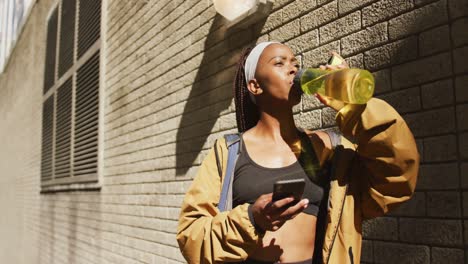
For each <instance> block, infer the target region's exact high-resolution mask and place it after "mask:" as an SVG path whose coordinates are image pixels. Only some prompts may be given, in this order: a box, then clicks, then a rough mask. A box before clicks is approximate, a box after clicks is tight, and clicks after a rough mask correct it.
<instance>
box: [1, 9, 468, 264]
mask: <svg viewBox="0 0 468 264" xmlns="http://www.w3.org/2000/svg"><path fill="white" fill-rule="evenodd" d="M54 2H55V1H52V0H45V1H38V2H37V3H36V5H35V6H34V9H33V11H32V14H31V17H30V18H29V20H28V22H27V24H26V26H25V30H24V32H23V33H22V35H21V38H20V39H19V41H18V45H17V47H16V48H15V50H14V53H13V54H12V58H11V60H10V62H9V64H8V66H7V68H6V71H5V72H4V73H3V74H2V75H0V122H1V123H0V145H1V146H2V150H1V151H0V171H1V176H2V177H0V182H1V184H0V208H1V210H2V215H3V216H2V217H0V230H1V232H0V233H1V234H2V238H1V239H0V262H2V263H38V262H39V263H52V262H54V263H76V262H80V263H180V262H184V260H183V258H182V256H181V255H180V253H179V249H178V247H177V243H176V241H175V234H174V233H175V230H176V226H177V219H178V214H179V206H180V204H181V201H182V199H183V195H184V193H185V191H186V189H187V188H188V186H189V185H190V183H191V180H192V178H193V176H194V173H195V172H196V170H197V167H198V166H199V164H200V162H201V160H202V159H203V157H204V156H205V155H206V152H207V150H208V148H210V147H211V146H212V145H213V142H214V140H215V139H216V138H218V137H219V136H221V135H222V134H224V133H227V132H230V131H235V115H234V105H233V102H232V86H231V84H232V79H233V76H234V72H235V64H236V61H237V58H238V56H239V53H240V51H241V50H242V48H243V47H245V46H247V45H250V44H252V43H255V42H257V41H263V40H278V41H282V42H284V43H286V44H287V45H289V46H290V47H291V48H292V49H293V50H294V52H295V53H296V54H297V56H298V57H299V58H300V61H301V63H302V64H303V66H307V67H310V66H317V65H318V64H320V63H322V62H324V61H326V60H327V58H328V56H329V55H328V52H329V51H330V50H337V51H339V52H340V53H341V54H342V55H343V56H344V57H346V58H347V60H348V61H349V63H350V64H351V66H354V67H364V68H367V69H369V70H371V71H372V72H373V73H374V74H375V77H376V79H377V87H376V95H377V96H378V97H380V98H383V99H385V100H386V101H388V102H389V103H391V104H392V105H393V106H394V107H395V108H396V109H397V110H398V111H399V112H400V113H401V114H402V115H403V117H404V118H405V120H406V121H407V122H408V123H409V125H410V127H411V129H412V130H413V132H414V135H415V136H416V139H417V143H418V147H419V150H420V154H421V158H422V166H421V173H420V180H419V182H418V186H417V191H416V193H415V195H414V197H413V199H412V200H411V201H410V202H408V203H407V204H405V205H404V206H402V207H401V208H400V209H399V210H397V211H396V212H394V213H392V214H390V215H388V216H386V217H382V218H378V219H375V220H372V221H369V222H366V223H365V225H364V231H363V233H364V237H365V240H364V242H363V254H362V261H363V262H364V263H464V262H466V261H468V255H467V256H465V255H466V252H465V248H466V245H467V239H468V231H467V230H468V221H466V220H465V219H466V218H467V217H468V208H467V206H468V198H467V197H468V192H467V191H466V190H468V180H467V179H468V178H467V177H468V176H467V170H468V163H467V159H468V150H467V146H468V140H467V134H468V132H467V131H468V126H467V125H466V124H467V120H466V116H468V115H467V114H468V113H467V111H468V106H467V101H468V93H467V90H468V67H467V66H466V65H467V64H466V61H467V60H468V30H467V29H468V2H467V1H466V0H439V1H433V0H432V1H430V0H380V1H376V0H359V1H355V0H335V1H329V0H328V1H326V0H296V1H291V0H277V1H275V2H274V6H273V10H272V12H271V14H270V15H269V16H268V18H266V19H265V20H264V21H261V22H259V23H258V24H257V25H254V26H252V27H250V28H249V29H246V30H243V31H236V30H226V28H225V26H224V25H225V22H224V21H223V19H222V18H221V17H220V16H219V15H216V12H215V10H214V8H213V6H212V4H211V1H208V0H201V1H200V0H197V1H196V0H189V1H182V0H158V1H147V0H132V1H104V6H103V10H104V11H103V32H102V41H103V42H102V52H101V53H102V54H103V55H102V59H103V72H102V78H103V79H104V87H102V92H103V101H102V103H103V104H104V107H103V109H104V126H103V127H102V129H103V131H104V133H103V134H104V140H103V142H104V144H103V146H102V147H103V148H102V150H103V153H104V160H103V174H102V175H101V177H100V183H101V186H102V187H101V189H100V190H99V191H74V192H59V193H49V194H40V193H39V191H40V180H39V178H40V173H39V172H40V149H41V145H40V142H41V136H40V134H41V118H42V117H41V112H42V110H41V109H42V85H38V84H42V78H43V70H44V66H43V64H44V54H45V34H46V32H45V30H46V17H47V14H48V12H49V11H50V10H51V8H52V5H53V4H54ZM25 73H28V74H25ZM295 114H296V116H295V117H296V121H297V124H298V125H300V126H302V127H306V128H311V129H319V128H331V127H334V126H335V123H334V115H335V113H334V111H332V110H330V109H329V108H324V107H323V106H322V105H320V103H319V102H318V101H317V100H315V99H314V98H310V97H304V98H303V101H302V103H301V104H300V105H298V106H297V107H296V108H295ZM18 252H24V254H18Z"/></svg>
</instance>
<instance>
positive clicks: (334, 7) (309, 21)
mask: <svg viewBox="0 0 468 264" xmlns="http://www.w3.org/2000/svg"><path fill="white" fill-rule="evenodd" d="M337 3H338V2H337V1H333V2H331V3H329V4H326V5H324V6H322V7H320V8H317V9H315V10H314V11H312V12H310V13H309V14H307V15H305V16H303V17H301V20H300V21H301V32H307V31H309V30H311V29H315V28H317V27H319V26H321V25H323V24H325V23H328V22H330V21H332V20H334V19H336V18H337V17H338V4H337Z"/></svg>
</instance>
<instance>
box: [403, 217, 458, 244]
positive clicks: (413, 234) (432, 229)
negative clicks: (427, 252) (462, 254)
mask: <svg viewBox="0 0 468 264" xmlns="http://www.w3.org/2000/svg"><path fill="white" fill-rule="evenodd" d="M399 231H400V236H399V237H400V239H401V241H403V242H410V243H424V244H437V245H444V246H461V245H463V238H462V223H461V221H460V220H448V219H443V220H442V219H440V220H439V219H412V218H401V219H400V230H399Z"/></svg>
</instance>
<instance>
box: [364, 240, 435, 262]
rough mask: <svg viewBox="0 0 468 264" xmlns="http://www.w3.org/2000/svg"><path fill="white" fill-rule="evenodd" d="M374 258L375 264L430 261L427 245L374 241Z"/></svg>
mask: <svg viewBox="0 0 468 264" xmlns="http://www.w3.org/2000/svg"><path fill="white" fill-rule="evenodd" d="M373 244H374V260H375V261H376V262H375V263H376V264H390V263H401V264H409V263H412V264H426V263H430V258H431V256H430V250H429V247H428V246H419V245H408V244H402V243H390V242H380V241H374V242H373Z"/></svg>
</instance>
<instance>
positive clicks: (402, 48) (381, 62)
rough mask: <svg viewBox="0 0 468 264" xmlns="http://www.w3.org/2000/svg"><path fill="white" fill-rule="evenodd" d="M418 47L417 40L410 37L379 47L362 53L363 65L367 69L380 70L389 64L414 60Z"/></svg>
mask: <svg viewBox="0 0 468 264" xmlns="http://www.w3.org/2000/svg"><path fill="white" fill-rule="evenodd" d="M417 47H418V39H417V38H416V37H410V38H406V39H403V40H398V41H395V42H392V43H389V44H385V45H382V46H379V47H377V48H374V49H371V50H369V51H366V52H364V64H365V66H366V68H367V69H370V70H376V69H381V68H383V67H385V66H389V65H391V64H396V63H402V62H406V61H409V60H412V59H415V58H416V56H417V54H416V53H415V52H414V51H415V50H417Z"/></svg>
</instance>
